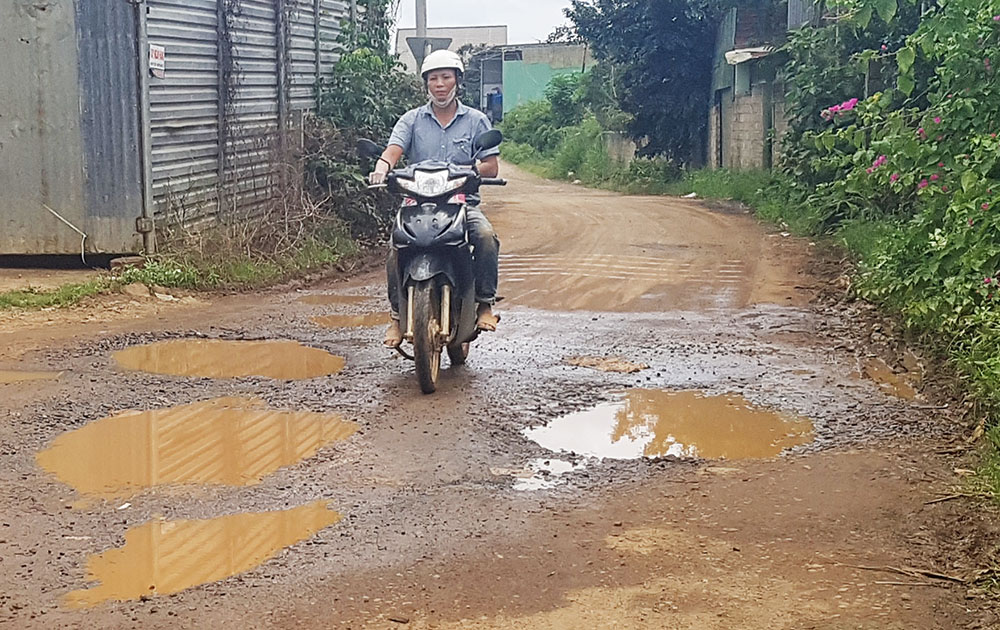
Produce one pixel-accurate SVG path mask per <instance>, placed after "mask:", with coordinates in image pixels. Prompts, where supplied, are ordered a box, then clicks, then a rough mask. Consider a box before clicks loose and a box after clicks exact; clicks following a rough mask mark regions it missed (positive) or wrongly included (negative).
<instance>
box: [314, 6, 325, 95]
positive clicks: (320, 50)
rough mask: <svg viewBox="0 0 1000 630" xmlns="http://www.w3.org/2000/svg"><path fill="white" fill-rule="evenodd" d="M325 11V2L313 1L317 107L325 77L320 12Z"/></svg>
mask: <svg viewBox="0 0 1000 630" xmlns="http://www.w3.org/2000/svg"><path fill="white" fill-rule="evenodd" d="M322 10H323V0H313V18H314V21H315V23H314V26H315V30H314V31H313V36H314V37H315V44H316V105H317V107H318V106H319V81H320V78H321V77H322V75H323V62H322V59H323V43H322V42H321V41H320V36H321V35H322V33H323V29H322V28H321V27H322V24H321V23H320V15H319V14H320V12H321V11H322Z"/></svg>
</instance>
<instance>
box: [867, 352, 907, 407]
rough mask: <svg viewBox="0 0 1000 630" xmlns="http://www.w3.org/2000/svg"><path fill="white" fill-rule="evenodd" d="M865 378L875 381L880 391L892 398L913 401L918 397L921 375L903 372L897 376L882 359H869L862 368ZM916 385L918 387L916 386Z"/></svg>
mask: <svg viewBox="0 0 1000 630" xmlns="http://www.w3.org/2000/svg"><path fill="white" fill-rule="evenodd" d="M862 373H863V374H864V376H865V378H868V379H870V380H872V381H874V382H875V383H876V384H877V385H878V386H879V389H881V390H882V391H884V392H885V393H887V394H890V395H892V396H898V397H899V398H905V399H906V400H913V399H914V398H916V397H917V387H916V386H919V378H920V376H919V374H911V373H909V372H903V373H900V374H897V373H896V372H895V371H893V369H892V368H891V367H889V364H888V363H886V362H885V361H883V360H882V359H878V358H876V359H869V360H868V361H867V362H866V363H865V364H864V366H863V367H862ZM915 385H916V386H915Z"/></svg>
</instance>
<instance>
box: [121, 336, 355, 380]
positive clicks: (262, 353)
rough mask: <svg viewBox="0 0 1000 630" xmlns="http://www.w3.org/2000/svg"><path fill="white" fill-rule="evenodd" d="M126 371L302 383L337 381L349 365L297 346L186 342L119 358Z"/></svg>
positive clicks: (142, 348) (125, 352)
mask: <svg viewBox="0 0 1000 630" xmlns="http://www.w3.org/2000/svg"><path fill="white" fill-rule="evenodd" d="M114 359H115V361H116V362H117V363H118V365H119V366H121V367H123V368H125V369H126V370H136V371H139V372H152V373H154V374H169V375H171V376H195V377H201V378H242V377H247V376H261V377H265V378H273V379H278V380H286V381H292V380H302V379H310V378H318V377H321V376H331V375H334V374H338V373H339V372H341V371H342V370H343V369H344V365H345V364H346V361H345V360H344V358H343V357H338V356H335V355H332V354H330V353H329V352H326V351H325V350H320V349H318V348H310V347H309V346H304V345H302V344H300V343H297V342H294V341H225V340H220V339H181V340H177V341H165V342H162V343H155V344H151V345H148V346H135V347H132V348H127V349H125V350H122V351H120V352H116V353H115V354H114Z"/></svg>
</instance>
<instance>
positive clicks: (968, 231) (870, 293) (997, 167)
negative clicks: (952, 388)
mask: <svg viewBox="0 0 1000 630" xmlns="http://www.w3.org/2000/svg"><path fill="white" fill-rule="evenodd" d="M906 3H907V0H900V3H899V5H897V3H896V2H886V1H885V0H840V2H836V3H834V4H835V7H836V8H837V10H838V11H840V13H841V16H842V17H844V16H846V17H849V18H850V19H852V20H854V22H855V24H856V25H857V27H858V28H862V27H863V26H867V24H865V23H866V22H867V23H871V21H872V20H873V15H879V16H881V17H882V18H888V19H889V21H892V20H898V19H900V16H901V15H902V14H903V11H902V9H903V8H904V7H905V6H906ZM890 5H892V7H893V9H894V10H893V11H892V12H891V13H892V15H889V11H888V8H889V6H890ZM897 6H898V8H899V9H900V10H899V11H896V10H895V8H896V7H897ZM881 28H883V30H884V28H885V27H881ZM818 30H833V28H832V27H831V28H826V29H818ZM889 30H891V29H889ZM811 37H812V39H813V40H816V39H819V38H818V36H811ZM803 40H805V41H808V40H809V38H808V37H806V36H796V39H793V42H792V47H793V50H792V51H791V56H792V58H793V59H795V58H797V55H798V58H801V56H802V53H801V51H799V52H796V51H795V50H794V46H795V45H796V41H803ZM851 58H852V59H853V60H854V61H855V62H860V63H861V67H862V68H867V69H868V71H869V72H870V69H871V67H872V65H871V64H872V63H873V62H875V63H878V64H880V67H881V68H882V70H883V75H884V74H885V72H884V71H885V69H886V67H888V70H889V71H890V74H891V75H892V76H891V77H889V79H890V80H888V81H886V85H884V86H883V89H881V90H880V91H877V92H875V93H873V94H872V95H871V96H870V97H867V98H866V97H865V94H864V92H863V91H861V90H862V88H861V86H860V85H859V82H858V81H857V80H856V79H857V76H856V75H855V76H853V78H852V80H851V81H841V82H835V81H831V82H830V89H829V90H827V99H828V100H826V102H825V103H814V109H813V110H812V113H811V115H810V114H807V113H804V112H799V116H800V119H799V120H798V121H793V125H794V124H795V123H796V122H797V123H798V128H797V130H796V131H795V132H793V134H792V135H790V136H789V137H788V139H787V140H786V143H790V144H791V146H790V147H789V150H788V153H787V154H788V155H790V156H791V159H790V160H789V161H788V162H787V163H786V167H785V168H786V170H788V171H789V172H790V174H793V175H796V174H800V176H799V177H798V178H797V180H796V181H799V182H802V184H800V187H799V201H800V202H801V203H802V204H804V205H805V206H806V207H808V208H809V211H810V212H815V213H817V214H818V215H820V216H822V217H824V220H823V223H822V224H821V227H823V228H826V229H833V228H835V227H836V226H837V225H839V224H841V223H843V222H844V221H847V220H858V219H865V220H873V219H874V220H878V221H881V222H888V223H890V224H891V225H892V226H893V234H894V237H893V238H892V239H887V240H883V241H882V242H881V243H880V245H879V246H878V247H877V249H876V250H875V251H874V252H872V253H871V255H870V256H868V258H867V259H866V260H864V261H862V262H863V266H862V278H861V281H860V283H859V287H860V290H861V291H862V293H863V294H864V295H865V296H867V297H869V298H872V299H875V300H877V301H881V302H883V303H885V304H888V305H889V306H891V307H893V308H895V309H896V310H898V312H900V313H901V314H902V316H903V318H904V320H905V323H906V324H908V325H909V326H911V327H913V328H915V329H918V330H923V331H931V332H935V333H938V334H940V333H942V332H944V333H945V335H946V336H947V337H948V338H949V339H948V341H949V342H950V348H951V350H952V351H953V352H955V353H956V355H955V356H957V357H959V358H960V359H961V360H962V361H963V365H965V367H966V368H967V371H968V373H969V375H970V376H971V377H972V382H973V383H977V384H979V385H980V390H981V391H980V393H982V394H983V395H984V396H986V397H988V398H990V399H991V400H992V401H993V402H994V403H996V404H997V405H998V408H1000V391H997V386H998V385H1000V336H998V335H997V334H995V333H996V332H997V331H998V330H1000V282H998V281H997V278H998V277H1000V213H998V212H996V211H995V210H994V209H995V208H996V207H997V206H996V201H995V200H994V196H995V193H996V192H998V191H1000V163H998V162H1000V140H998V138H997V134H998V133H1000V82H998V77H997V75H996V73H995V68H994V67H993V63H992V61H991V60H995V59H998V58H1000V2H997V0H949V1H948V2H941V3H939V5H938V7H936V8H932V9H930V10H929V11H927V12H926V13H925V14H924V15H923V16H921V17H920V21H919V26H918V27H917V28H916V29H915V30H914V31H913V32H912V33H911V34H910V35H908V36H906V37H905V38H902V39H901V40H899V41H897V42H893V43H889V44H888V45H879V46H877V47H872V48H871V49H869V50H864V51H855V52H854V53H853V54H852V55H851ZM889 64H891V65H889ZM790 69H791V71H792V73H793V75H792V76H791V77H790V82H791V83H792V85H793V86H794V85H795V81H796V77H795V76H794V71H795V67H794V64H793V65H792V66H791V67H790ZM855 72H857V71H856V70H855ZM847 74H848V75H849V74H850V72H847ZM867 79H869V80H866V81H865V82H864V83H865V84H866V85H870V83H871V81H870V76H868V77H867ZM883 79H885V76H883ZM801 84H802V82H801V80H799V85H800V86H801ZM845 84H849V85H853V86H854V87H855V89H858V90H859V91H858V92H856V93H855V94H854V95H849V94H844V93H843V92H842V91H841V89H842V88H843V86H844V85H845ZM819 92H820V93H819V95H815V94H814V95H813V96H812V98H815V99H817V100H818V99H819V98H822V92H823V90H820V91H819ZM845 96H849V98H846V99H845ZM798 102H801V101H798ZM830 103H839V104H834V105H830ZM810 116H811V117H810ZM813 121H815V122H813ZM792 160H795V162H792ZM983 357H990V360H989V361H985V360H983ZM986 383H989V384H992V385H991V386H989V387H987V386H986V385H985V384H986Z"/></svg>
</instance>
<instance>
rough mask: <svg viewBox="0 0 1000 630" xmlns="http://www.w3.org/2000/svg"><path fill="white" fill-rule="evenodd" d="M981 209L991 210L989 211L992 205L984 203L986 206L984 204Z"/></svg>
mask: <svg viewBox="0 0 1000 630" xmlns="http://www.w3.org/2000/svg"><path fill="white" fill-rule="evenodd" d="M980 207H981V208H982V209H983V210H989V209H990V204H988V203H984V204H983V205H982V206H980Z"/></svg>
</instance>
